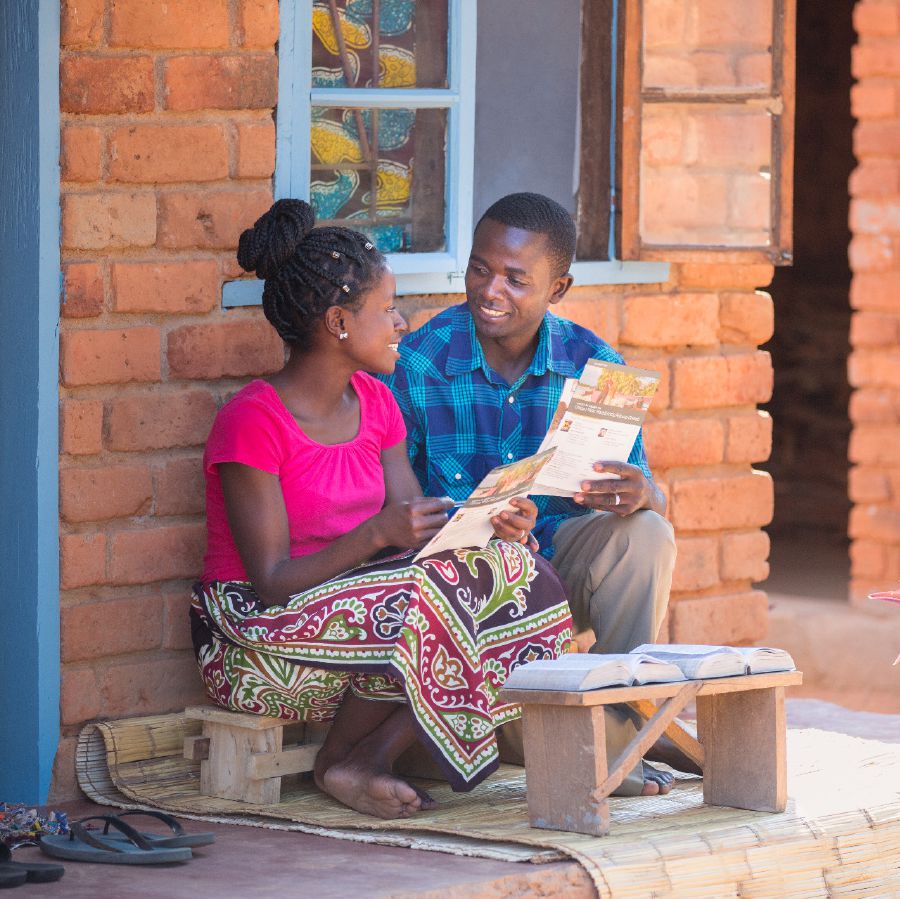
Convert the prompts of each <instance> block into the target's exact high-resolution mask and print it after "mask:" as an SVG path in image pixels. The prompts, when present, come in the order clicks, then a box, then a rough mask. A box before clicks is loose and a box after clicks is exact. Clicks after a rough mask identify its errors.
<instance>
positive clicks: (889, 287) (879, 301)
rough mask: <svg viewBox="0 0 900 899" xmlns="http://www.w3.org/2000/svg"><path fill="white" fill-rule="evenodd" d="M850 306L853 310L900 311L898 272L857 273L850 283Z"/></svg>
mask: <svg viewBox="0 0 900 899" xmlns="http://www.w3.org/2000/svg"><path fill="white" fill-rule="evenodd" d="M850 305H851V306H853V308H854V309H884V310H888V311H893V312H896V311H900V271H898V272H875V273H872V274H867V273H862V272H857V273H856V274H855V275H854V276H853V280H852V282H851V283H850Z"/></svg>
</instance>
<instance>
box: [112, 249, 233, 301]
mask: <svg viewBox="0 0 900 899" xmlns="http://www.w3.org/2000/svg"><path fill="white" fill-rule="evenodd" d="M221 291H222V277H221V275H220V273H219V263H218V262H217V261H216V260H214V259H190V260H180V261H177V262H163V261H161V260H154V261H152V262H116V263H113V266H112V294H113V309H114V310H115V311H116V312H162V313H169V314H176V313H200V312H211V311H212V310H213V309H215V307H216V306H217V305H218V304H219V300H220V298H221Z"/></svg>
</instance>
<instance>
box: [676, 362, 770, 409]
mask: <svg viewBox="0 0 900 899" xmlns="http://www.w3.org/2000/svg"><path fill="white" fill-rule="evenodd" d="M771 396H772V360H771V357H770V356H769V354H768V353H766V352H763V351H757V352H755V353H739V354H734V355H728V356H682V357H680V358H678V359H675V360H673V362H672V406H673V408H675V409H705V408H712V407H715V406H738V405H743V404H753V405H756V404H757V403H765V402H767V401H768V400H769V398H770V397H771Z"/></svg>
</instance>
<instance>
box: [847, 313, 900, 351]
mask: <svg viewBox="0 0 900 899" xmlns="http://www.w3.org/2000/svg"><path fill="white" fill-rule="evenodd" d="M898 325H900V316H896V315H885V314H883V313H880V312H857V313H856V314H855V315H854V316H852V317H851V319H850V345H851V346H853V347H878V346H882V347H883V346H893V345H895V344H896V343H897V342H898V333H900V331H898Z"/></svg>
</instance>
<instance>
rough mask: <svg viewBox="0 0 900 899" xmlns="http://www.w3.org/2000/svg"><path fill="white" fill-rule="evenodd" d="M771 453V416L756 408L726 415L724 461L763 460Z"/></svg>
mask: <svg viewBox="0 0 900 899" xmlns="http://www.w3.org/2000/svg"><path fill="white" fill-rule="evenodd" d="M771 455H772V417H771V416H770V415H769V413H768V412H763V411H762V410H757V411H756V412H750V413H747V414H742V415H729V416H728V435H727V437H726V440H725V461H726V462H765V461H766V460H767V459H768V458H769V456H771Z"/></svg>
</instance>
